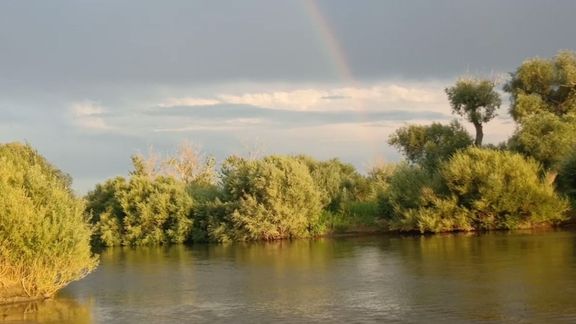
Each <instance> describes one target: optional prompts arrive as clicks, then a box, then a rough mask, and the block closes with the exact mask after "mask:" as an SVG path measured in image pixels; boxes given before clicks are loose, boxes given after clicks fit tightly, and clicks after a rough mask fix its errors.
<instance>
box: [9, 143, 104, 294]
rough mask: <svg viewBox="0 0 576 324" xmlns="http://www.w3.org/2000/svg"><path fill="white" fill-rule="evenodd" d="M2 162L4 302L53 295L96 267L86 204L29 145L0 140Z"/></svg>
mask: <svg viewBox="0 0 576 324" xmlns="http://www.w3.org/2000/svg"><path fill="white" fill-rule="evenodd" d="M0 165H1V166H2V167H1V168H0V193H1V195H0V287H2V289H0V303H2V302H4V301H7V300H8V301H9V300H10V299H16V298H39V297H48V296H51V295H53V294H54V293H55V292H56V291H57V290H59V289H60V288H62V287H64V286H66V285H67V284H68V283H70V282H71V281H74V280H78V279H80V278H82V277H84V276H85V275H86V274H88V273H89V272H90V271H92V270H93V269H94V268H95V267H96V264H97V260H96V258H95V257H93V256H92V254H91V252H90V244H89V241H90V234H91V233H90V228H89V226H88V223H87V221H86V220H85V218H84V216H83V207H84V206H83V204H82V202H81V201H80V200H78V199H76V198H75V197H74V195H73V194H72V191H71V189H70V182H71V181H70V178H69V177H68V176H66V175H64V174H63V173H62V172H61V171H59V170H58V169H56V168H55V167H53V166H52V165H51V164H50V163H48V162H47V161H46V160H45V159H44V158H43V157H42V156H41V155H40V154H38V153H37V152H36V151H35V150H33V149H32V148H31V147H30V146H28V145H22V144H18V143H12V144H4V145H0Z"/></svg>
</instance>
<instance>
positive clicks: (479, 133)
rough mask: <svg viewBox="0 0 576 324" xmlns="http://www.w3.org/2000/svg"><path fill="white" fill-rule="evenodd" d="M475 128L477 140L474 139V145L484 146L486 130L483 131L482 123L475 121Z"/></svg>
mask: <svg viewBox="0 0 576 324" xmlns="http://www.w3.org/2000/svg"><path fill="white" fill-rule="evenodd" d="M474 128H476V140H475V141H474V145H476V146H478V147H480V146H482V138H484V131H482V124H481V123H474Z"/></svg>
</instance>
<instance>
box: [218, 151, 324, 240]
mask: <svg viewBox="0 0 576 324" xmlns="http://www.w3.org/2000/svg"><path fill="white" fill-rule="evenodd" d="M222 184H223V202H224V203H225V206H224V207H220V208H221V209H224V210H226V209H227V210H228V211H232V213H231V214H227V215H225V216H224V218H223V219H222V222H223V223H224V224H226V227H227V228H229V229H230V235H229V236H230V237H231V238H232V239H234V240H274V239H282V238H295V237H306V236H310V235H316V234H318V233H319V231H320V229H321V224H320V223H319V218H320V213H321V209H322V203H321V193H320V191H319V190H318V187H317V186H316V185H315V183H314V180H313V178H312V177H311V176H310V173H309V171H308V168H307V167H306V165H305V164H304V163H302V162H301V161H299V160H298V159H296V158H292V157H283V156H269V157H266V158H264V159H261V160H247V159H243V158H239V157H230V158H228V159H227V160H226V161H225V162H224V164H223V166H222Z"/></svg>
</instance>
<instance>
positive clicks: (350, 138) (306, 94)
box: [0, 0, 576, 193]
mask: <svg viewBox="0 0 576 324" xmlns="http://www.w3.org/2000/svg"><path fill="white" fill-rule="evenodd" d="M575 12H576V1H564V0H541V1H536V0H516V1H512V0H509V1H507V0H498V1H497V0H484V1H463V0H461V1H453V0H450V1H447V0H435V1H430V0H418V1H407V0H398V1H394V0H386V1H382V0H373V1H368V0H366V1H349V0H330V1H312V0H293V1H269V0H242V1H214V0H210V1H209V0H206V1H192V0H182V1H170V0H167V1H143V0H134V1H128V0H107V1H106V0H70V1H60V0H52V1H26V0H20V1H1V2H0V142H10V141H27V142H29V143H31V144H32V145H33V146H34V147H36V148H37V149H38V150H39V151H40V152H41V153H42V154H44V155H45V156H47V157H48V158H49V159H50V160H51V161H52V162H53V163H54V164H56V165H57V166H58V167H60V168H61V169H63V170H64V171H66V172H68V173H70V174H71V175H72V176H73V177H74V179H75V182H74V183H75V184H74V186H75V188H76V189H77V190H78V191H79V192H82V193H83V192H86V191H87V190H90V189H91V188H92V187H93V186H94V184H95V183H97V182H100V181H102V180H104V179H106V178H109V177H112V176H115V175H124V174H127V172H128V171H129V169H130V159H129V157H130V155H131V154H134V153H138V152H146V151H147V150H148V147H149V146H150V145H153V146H154V147H155V148H156V150H158V151H160V152H170V151H172V150H174V148H175V147H176V146H177V145H178V143H179V142H181V141H183V140H189V141H191V142H193V143H196V144H197V145H198V146H200V147H201V148H202V149H203V151H205V152H206V153H208V154H213V155H215V156H216V157H217V158H218V159H219V160H221V159H222V158H224V157H225V156H227V155H229V154H245V153H247V152H248V151H250V150H253V149H257V150H259V151H261V152H263V153H267V154H271V153H306V154H310V155H313V156H315V157H317V158H329V157H339V158H341V159H342V160H344V161H346V162H351V163H353V164H355V165H356V166H357V167H359V168H360V169H363V168H366V167H368V166H369V165H370V163H373V162H374V161H376V160H377V159H384V160H385V161H396V160H398V159H399V158H400V156H399V154H398V153H397V152H395V151H394V150H393V149H392V148H390V147H389V146H388V145H387V144H386V139H387V137H388V135H389V134H390V133H391V132H392V131H393V130H394V129H395V128H397V127H400V126H402V125H405V124H407V123H431V122H433V121H441V122H446V121H448V120H450V119H451V118H453V117H454V116H452V115H451V114H450V108H449V106H448V103H447V101H446V98H445V95H444V92H443V89H444V88H446V87H448V86H450V85H452V84H453V83H454V81H455V80H456V78H457V77H458V76H460V75H464V74H468V75H470V74H473V75H481V76H484V77H490V78H497V79H499V80H501V79H502V76H505V75H506V73H508V72H512V71H514V70H515V68H516V67H518V66H519V65H520V64H521V62H522V61H523V60H524V59H526V58H530V57H535V56H540V57H551V56H553V55H554V54H555V53H556V52H557V51H558V50H562V49H570V50H573V49H576V37H574V30H576V19H574V13H575ZM507 110H508V103H507V101H505V104H504V105H503V107H502V108H501V112H500V116H499V117H498V119H497V120H495V121H493V122H491V123H490V124H489V125H487V126H486V140H487V141H488V142H494V143H496V142H499V141H502V140H504V139H505V138H506V137H507V136H508V135H509V134H510V133H511V132H512V130H513V127H514V125H513V124H512V123H511V122H510V120H509V119H508V118H507Z"/></svg>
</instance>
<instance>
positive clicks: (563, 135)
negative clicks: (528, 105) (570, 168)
mask: <svg viewBox="0 0 576 324" xmlns="http://www.w3.org/2000/svg"><path fill="white" fill-rule="evenodd" d="M575 146H576V115H574V114H567V115H563V116H557V115H554V114H552V113H550V112H540V113H539V114H537V115H531V116H528V117H525V118H524V119H523V120H522V124H521V125H520V127H519V128H518V129H517V130H516V132H515V133H514V135H513V136H512V138H510V140H509V147H510V148H511V149H512V150H514V151H517V152H520V153H523V154H524V155H526V156H530V157H532V158H534V159H536V160H537V161H539V162H540V163H542V165H543V166H544V168H546V169H556V168H557V167H558V165H559V163H560V162H562V160H563V159H564V158H565V157H566V156H567V155H568V154H569V152H570V151H571V150H572V149H573V148H574V147H575Z"/></svg>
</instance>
